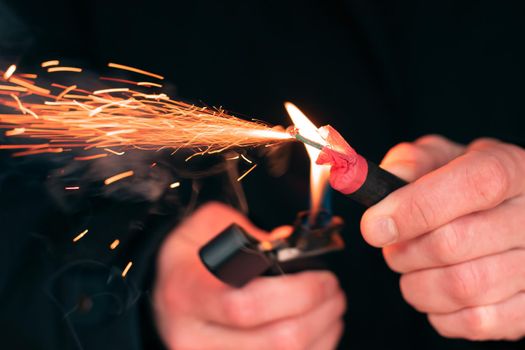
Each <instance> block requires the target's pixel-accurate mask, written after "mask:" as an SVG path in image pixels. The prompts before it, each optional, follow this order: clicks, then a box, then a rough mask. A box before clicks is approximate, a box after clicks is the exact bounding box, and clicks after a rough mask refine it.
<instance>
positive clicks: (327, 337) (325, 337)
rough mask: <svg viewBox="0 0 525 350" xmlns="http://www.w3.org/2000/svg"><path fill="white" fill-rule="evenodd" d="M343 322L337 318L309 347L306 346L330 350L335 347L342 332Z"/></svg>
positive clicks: (312, 349)
mask: <svg viewBox="0 0 525 350" xmlns="http://www.w3.org/2000/svg"><path fill="white" fill-rule="evenodd" d="M343 330H344V323H343V321H342V320H337V321H336V322H335V323H334V324H331V325H330V326H328V328H327V329H326V332H323V333H322V334H321V337H320V338H319V339H317V340H316V341H315V342H314V343H313V344H312V346H311V347H309V348H307V349H310V350H332V349H336V348H337V345H338V344H339V341H340V339H341V335H342V334H343Z"/></svg>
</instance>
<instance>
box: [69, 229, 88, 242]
mask: <svg viewBox="0 0 525 350" xmlns="http://www.w3.org/2000/svg"><path fill="white" fill-rule="evenodd" d="M88 232H89V230H84V231H82V232H80V234H79V235H78V236H76V237H75V238H73V242H78V241H79V240H81V239H82V237H84V236H85V235H86V234H87V233H88Z"/></svg>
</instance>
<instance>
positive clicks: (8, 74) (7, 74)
mask: <svg viewBox="0 0 525 350" xmlns="http://www.w3.org/2000/svg"><path fill="white" fill-rule="evenodd" d="M15 71H16V66H15V65H14V64H12V65H10V66H9V68H7V70H6V71H5V73H4V79H5V80H9V78H11V76H12V75H13V74H14V73H15Z"/></svg>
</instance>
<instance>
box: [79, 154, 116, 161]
mask: <svg viewBox="0 0 525 350" xmlns="http://www.w3.org/2000/svg"><path fill="white" fill-rule="evenodd" d="M107 156H108V154H107V153H99V154H94V155H92V156H84V157H75V158H73V159H74V160H93V159H98V158H104V157H107Z"/></svg>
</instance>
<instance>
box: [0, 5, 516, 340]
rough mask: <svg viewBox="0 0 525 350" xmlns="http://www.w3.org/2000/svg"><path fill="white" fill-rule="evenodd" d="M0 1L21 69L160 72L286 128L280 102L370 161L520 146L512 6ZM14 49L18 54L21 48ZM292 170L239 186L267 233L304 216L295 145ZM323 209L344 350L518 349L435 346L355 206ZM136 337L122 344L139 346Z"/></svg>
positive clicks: (38, 318) (23, 315)
mask: <svg viewBox="0 0 525 350" xmlns="http://www.w3.org/2000/svg"><path fill="white" fill-rule="evenodd" d="M4 4H5V5H7V7H9V8H10V9H11V10H13V13H8V12H5V13H4V17H5V18H7V17H8V16H9V18H13V17H16V18H18V21H19V23H18V25H19V26H20V28H22V27H23V28H24V29H23V30H22V29H20V31H19V32H17V33H14V34H13V36H10V37H8V36H7V35H4V36H5V37H6V38H7V39H9V40H10V41H9V42H10V43H11V44H10V45H5V50H4V52H5V53H6V54H5V55H4V56H5V58H7V59H9V60H10V61H16V62H17V63H19V64H21V65H23V66H24V67H27V68H28V69H29V67H31V66H32V65H36V64H38V63H39V62H41V61H44V60H46V59H54V58H64V59H65V62H67V60H70V62H72V63H77V64H81V65H82V66H83V67H88V68H89V69H91V70H92V71H94V72H101V71H104V70H105V69H106V68H105V66H106V63H107V62H108V61H113V62H119V63H122V64H129V65H132V66H137V67H141V68H144V69H147V70H151V71H155V72H159V73H161V74H163V75H165V76H166V80H167V81H168V82H170V83H172V84H173V87H172V88H171V89H172V90H176V94H177V95H178V96H182V97H184V98H187V99H190V100H194V101H203V102H205V103H206V104H209V105H215V106H223V107H225V108H226V109H228V110H229V111H232V112H234V113H238V114H239V115H242V116H246V117H255V118H258V119H262V120H265V121H267V122H270V123H272V124H284V125H286V124H288V120H287V117H286V114H285V112H284V108H283V102H284V101H287V100H288V101H292V102H294V103H296V104H297V105H298V106H299V107H300V108H301V109H303V110H304V111H305V113H306V114H307V115H309V116H310V117H311V118H312V119H313V120H314V121H315V122H316V124H318V125H324V124H328V123H329V124H331V125H333V126H334V127H335V128H336V129H338V130H339V131H340V132H341V134H343V135H344V136H345V137H346V138H347V140H349V141H350V143H351V144H352V145H353V146H354V147H355V148H356V149H357V150H358V151H359V152H360V153H361V154H364V155H365V156H367V157H368V158H370V159H371V160H374V161H379V160H380V159H381V157H382V156H383V155H384V153H385V152H386V151H387V150H388V148H389V147H391V146H393V145H395V144H396V143H398V142H401V141H407V140H408V141H409V140H413V139H414V138H416V137H418V136H421V135H424V134H427V133H439V134H443V135H445V136H447V137H450V138H452V139H454V140H455V141H458V142H463V143H466V142H469V141H470V140H472V139H475V138H477V137H480V136H490V137H497V138H502V139H505V140H516V141H519V140H522V139H523V138H524V136H525V135H524V132H523V125H524V123H523V118H524V115H525V113H524V112H525V110H524V109H525V105H524V99H523V93H524V82H525V81H524V74H525V69H524V62H525V50H524V44H523V38H524V34H525V27H524V26H523V19H524V15H525V3H522V2H510V1H509V2H503V1H502V2H494V1H465V0H463V1H458V0H456V1H447V0H444V1H423V0H421V1H416V0H411V1H386V0H385V1H379V0H367V1H365V0H363V1H344V0H307V1H299V0H286V1H283V0H280V1H275V0H244V1H235V0H230V1H211V0H210V1H202V0H192V1H158V0H150V1H75V2H69V1H27V0H16V1H4ZM4 10H5V7H4ZM5 23H7V22H5V21H4V24H5ZM14 27H16V26H14ZM14 27H13V26H10V27H9V29H11V30H13V28H14ZM4 33H7V32H4ZM15 34H16V35H15ZM27 37H31V38H32V41H31V42H29V43H26V44H25V45H23V46H22V48H20V46H21V45H20V43H21V42H23V40H22V38H27ZM13 38H14V39H13ZM7 39H6V40H7ZM290 166H291V168H290V171H289V172H288V173H287V174H286V175H285V176H283V177H281V178H272V177H269V176H268V174H266V173H265V172H264V171H263V170H258V171H256V172H255V173H254V174H251V175H250V176H249V177H247V178H246V179H245V181H244V185H245V187H246V191H247V196H248V200H249V204H250V214H251V217H252V218H253V220H254V221H255V222H256V223H257V224H259V225H260V226H262V227H264V228H266V229H270V228H272V227H275V226H277V225H281V224H287V223H291V222H293V219H294V217H295V213H297V212H298V211H300V210H303V209H305V208H306V207H307V205H308V193H307V191H308V184H307V167H306V163H305V156H304V154H303V153H302V152H301V149H300V148H299V147H295V149H294V152H293V160H292V162H291V165H290ZM28 195H29V194H28ZM334 212H335V213H336V214H338V215H341V216H343V217H344V218H345V221H346V223H347V228H346V232H345V240H346V242H347V249H346V251H345V253H344V254H342V255H341V256H339V257H338V259H336V262H335V263H334V268H335V269H336V271H337V273H338V274H339V275H340V277H341V283H342V285H343V286H344V288H345V290H346V291H347V294H348V303H349V307H348V312H347V330H346V333H345V338H344V340H343V343H342V345H341V347H342V348H348V349H369V348H381V349H389V348H396V347H399V346H402V347H403V348H406V349H485V348H495V349H507V348H508V349H512V348H518V347H520V345H519V344H517V343H515V344H513V343H474V342H466V341H459V340H447V339H444V338H441V337H439V336H438V335H437V333H435V331H434V330H433V329H432V328H431V327H430V326H429V324H428V323H427V321H426V318H425V316H424V315H419V314H418V313H416V312H415V311H414V310H412V309H411V308H410V307H409V306H408V305H407V304H406V303H405V302H404V301H403V300H402V298H401V295H400V292H399V288H398V276H397V275H395V274H394V273H392V272H390V271H389V270H388V269H387V267H386V266H385V264H384V262H383V260H382V257H381V252H380V251H379V250H376V249H373V248H371V247H368V246H367V245H366V244H365V243H364V241H363V240H362V238H361V236H360V234H359V230H358V229H359V218H360V214H361V213H362V209H361V208H359V206H357V205H355V204H353V203H351V202H349V201H348V200H346V199H345V198H342V197H341V196H337V195H334ZM123 215H125V214H123ZM15 288H16V287H15ZM3 300H4V301H5V300H6V299H3ZM34 307H35V310H34V312H32V313H31V316H29V313H27V312H21V311H20V310H18V313H17V312H11V314H10V315H11V316H10V317H12V318H13V319H25V320H27V318H29V317H32V318H33V321H32V322H28V323H27V325H31V324H33V325H35V324H37V325H41V326H42V323H45V322H46V321H45V320H46V315H45V314H42V310H40V309H38V308H39V307H40V306H39V304H38V303H37V302H35V306H34ZM6 315H7V313H6ZM17 322H18V323H19V324H21V326H17V327H13V328H11V329H16V331H14V335H13V338H16V337H23V336H24V335H23V333H25V332H30V331H29V330H28V328H27V327H25V326H24V324H25V323H24V322H22V321H17ZM15 323H16V322H15ZM18 323H17V324H18ZM129 324H131V326H130V325H129ZM42 327H44V328H42V329H45V327H50V326H49V325H45V326H42ZM119 327H120V328H117V330H118V331H117V332H121V333H126V332H127V333H129V332H133V330H134V328H133V327H138V325H137V323H136V321H134V322H131V323H129V322H128V323H126V326H119ZM8 329H9V328H8ZM93 329H96V327H95V328H93ZM130 330H131V331H130ZM17 332H18V333H17ZM60 332H61V331H55V333H54V335H48V336H47V337H44V338H39V337H38V336H35V337H36V339H46V340H43V343H41V344H42V347H43V348H60V345H57V344H60V341H57V340H56V339H60V337H62V336H63V335H61V333H60ZM134 332H137V330H135V331H134ZM148 332H149V331H148V330H144V331H143V333H144V336H143V337H142V338H140V337H139V338H137V339H132V340H131V341H130V344H132V345H130V346H132V347H137V348H138V347H140V346H141V344H142V345H144V346H145V347H146V348H152V346H153V345H151V344H149V343H148V341H149V339H150V337H149V335H148V334H146V333H148ZM102 334H103V333H101V334H100V335H99V338H102V339H99V342H97V341H96V340H93V339H90V340H89V341H87V340H86V341H84V340H82V343H83V344H84V345H85V346H86V348H90V347H89V346H88V345H86V344H98V345H96V346H97V347H98V346H102V348H103V346H104V345H103V344H106V345H107V344H108V343H104V339H103V338H104V336H103V335H102ZM64 337H65V336H64ZM92 337H94V338H97V335H92ZM124 338H125V337H124ZM86 342H87V343H86ZM101 344H102V345H101ZM93 346H95V345H93ZM522 346H523V344H522V345H521V347H522ZM93 348H95V347H93ZM98 348H100V347H98Z"/></svg>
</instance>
